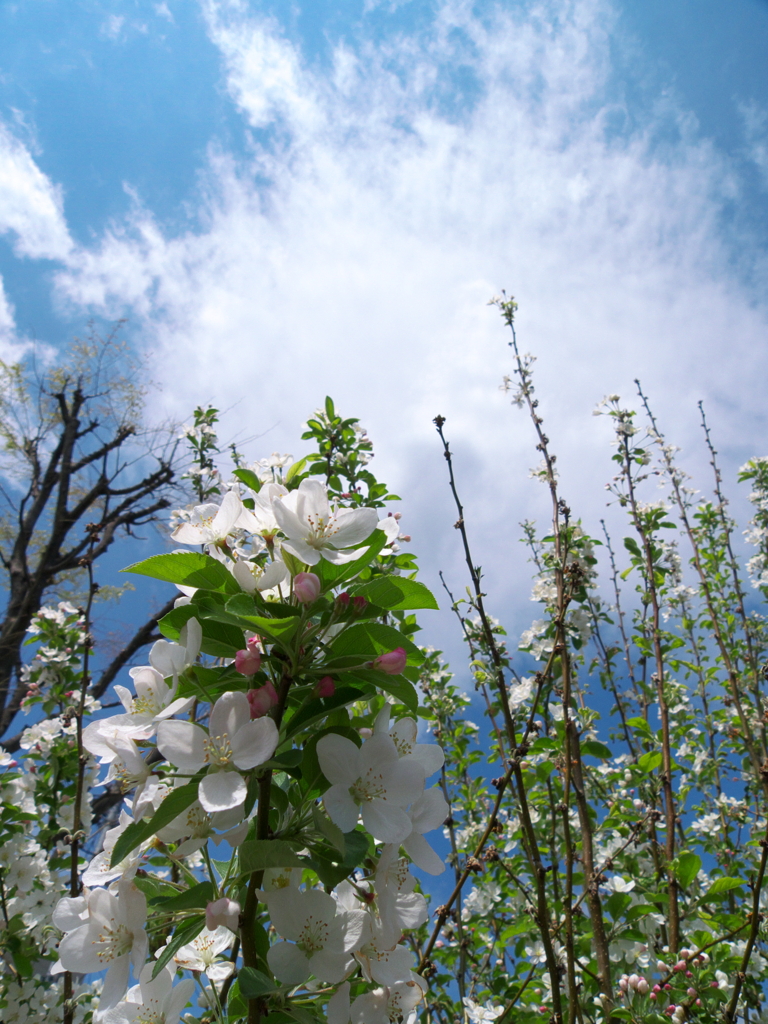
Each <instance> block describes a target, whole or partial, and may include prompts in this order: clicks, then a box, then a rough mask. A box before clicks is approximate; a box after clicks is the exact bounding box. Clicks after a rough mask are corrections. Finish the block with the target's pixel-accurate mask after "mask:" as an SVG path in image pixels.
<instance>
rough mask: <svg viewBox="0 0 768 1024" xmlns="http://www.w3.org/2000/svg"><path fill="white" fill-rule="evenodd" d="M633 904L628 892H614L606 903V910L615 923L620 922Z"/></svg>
mask: <svg viewBox="0 0 768 1024" xmlns="http://www.w3.org/2000/svg"><path fill="white" fill-rule="evenodd" d="M631 902H632V897H631V896H630V895H629V893H628V892H614V893H612V894H611V895H610V896H609V897H608V899H607V900H606V901H605V909H606V910H607V911H608V913H609V914H610V915H611V917H612V918H613V920H614V921H618V920H619V918H620V917H621V915H622V914H623V913H624V911H625V910H626V909H627V907H628V906H629V905H630V903H631Z"/></svg>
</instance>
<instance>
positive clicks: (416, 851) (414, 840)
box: [402, 832, 445, 875]
mask: <svg viewBox="0 0 768 1024" xmlns="http://www.w3.org/2000/svg"><path fill="white" fill-rule="evenodd" d="M402 845H403V846H404V847H405V850H406V852H407V854H408V856H409V857H410V858H411V860H412V861H413V863H414V864H415V865H416V867H417V868H421V870H422V871H426V872H427V874H429V875H440V874H442V873H443V871H445V864H444V862H443V861H442V860H441V858H440V857H438V855H437V854H436V853H435V851H434V850H433V849H432V847H431V846H430V845H429V843H428V842H427V840H426V839H425V838H424V836H422V835H420V834H419V833H418V832H412V833H411V834H410V835H409V836H407V837H406V838H405V839H404V840H403V842H402Z"/></svg>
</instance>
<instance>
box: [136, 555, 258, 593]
mask: <svg viewBox="0 0 768 1024" xmlns="http://www.w3.org/2000/svg"><path fill="white" fill-rule="evenodd" d="M120 572H132V573H136V574H137V575H138V576H151V577H152V578H153V579H156V580H165V582H166V583H177V584H178V583H181V584H182V586H185V587H197V588H198V589H200V590H221V591H224V593H227V594H239V593H241V591H240V586H239V584H238V582H237V580H236V579H235V577H234V576H233V575H232V573H231V572H230V571H229V570H228V569H227V568H226V567H225V566H223V565H222V564H221V562H217V561H216V559H215V558H211V556H210V555H204V554H202V552H200V551H177V552H175V553H172V554H167V555H152V557H151V558H146V559H145V560H144V561H143V562H136V563H134V564H133V565H128V566H126V568H125V569H121V570H120Z"/></svg>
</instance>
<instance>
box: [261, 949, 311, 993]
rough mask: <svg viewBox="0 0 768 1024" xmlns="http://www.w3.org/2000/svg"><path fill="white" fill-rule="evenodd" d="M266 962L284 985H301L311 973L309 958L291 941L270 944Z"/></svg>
mask: <svg viewBox="0 0 768 1024" xmlns="http://www.w3.org/2000/svg"><path fill="white" fill-rule="evenodd" d="M267 963H268V964H269V966H270V967H271V969H272V973H273V974H274V975H275V977H276V978H277V979H278V981H282V982H283V984H284V985H301V984H302V983H303V982H305V981H306V980H307V978H309V976H310V974H311V973H312V971H311V970H310V967H309V960H308V959H307V957H306V956H305V955H304V954H303V953H302V951H301V950H300V949H299V947H298V946H295V945H294V944H293V943H292V942H276V943H275V945H274V946H270V947H269V951H268V953H267Z"/></svg>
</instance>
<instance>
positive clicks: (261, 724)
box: [232, 694, 280, 771]
mask: <svg viewBox="0 0 768 1024" xmlns="http://www.w3.org/2000/svg"><path fill="white" fill-rule="evenodd" d="M241 696H242V697H243V698H244V699H245V703H246V705H247V704H248V700H247V698H246V697H245V694H242V695H241ZM279 739H280V733H279V732H278V729H277V726H276V725H275V723H274V721H273V720H272V719H271V718H267V717H264V718H257V719H256V720H255V721H253V722H252V721H251V720H250V711H249V719H248V721H247V723H246V724H245V725H243V726H241V728H240V729H238V731H237V733H236V734H235V735H234V736H233V737H232V760H233V761H234V762H235V764H236V765H237V767H238V768H242V769H243V770H244V771H247V770H248V769H250V768H255V767H256V766H257V765H259V764H264V762H265V761H268V760H269V759H270V757H272V755H273V754H274V752H275V749H276V747H277V744H278V741H279Z"/></svg>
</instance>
